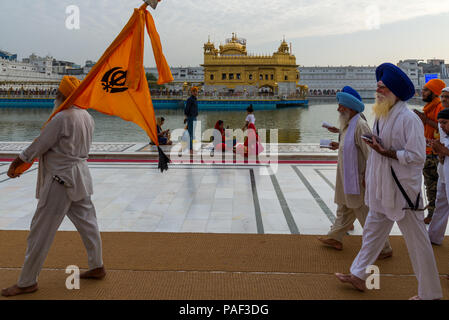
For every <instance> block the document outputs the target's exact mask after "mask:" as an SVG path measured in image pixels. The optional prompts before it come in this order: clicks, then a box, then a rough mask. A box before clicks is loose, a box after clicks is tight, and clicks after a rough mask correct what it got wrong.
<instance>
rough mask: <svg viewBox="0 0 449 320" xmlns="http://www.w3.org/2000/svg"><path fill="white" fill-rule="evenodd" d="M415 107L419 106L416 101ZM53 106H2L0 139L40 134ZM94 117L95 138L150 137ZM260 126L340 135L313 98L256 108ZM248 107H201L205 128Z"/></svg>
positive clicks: (308, 138)
mask: <svg viewBox="0 0 449 320" xmlns="http://www.w3.org/2000/svg"><path fill="white" fill-rule="evenodd" d="M372 104H373V101H371V102H368V103H367V108H366V110H365V115H366V117H367V118H368V121H369V123H370V125H371V124H372V122H373V117H372V113H371V107H372ZM412 107H419V106H418V105H414V106H412ZM50 111H51V110H50V109H21V108H17V109H2V108H0V141H15V142H19V141H31V140H33V139H34V138H35V137H37V136H38V135H39V131H40V128H41V127H42V125H43V123H44V122H45V121H46V120H47V118H48V116H49V114H50ZM89 112H91V114H92V115H93V116H94V119H95V135H94V141H95V142H146V141H148V137H147V136H146V134H145V132H144V131H143V130H141V129H140V128H139V127H137V125H135V124H134V123H130V122H125V121H123V120H121V119H119V118H116V117H111V116H106V115H103V114H100V113H98V112H95V111H89ZM156 116H158V117H159V116H162V117H164V118H165V119H166V121H165V124H164V126H163V129H164V130H166V129H170V130H171V131H173V130H174V129H177V128H183V126H184V125H183V120H184V115H183V111H182V110H156ZM255 116H256V127H257V128H258V129H267V131H269V130H270V129H278V136H279V142H280V143H319V141H320V139H337V136H336V135H335V134H331V133H328V132H327V130H324V129H323V128H321V123H322V121H327V122H330V123H333V124H335V125H338V112H337V104H336V103H331V102H330V101H325V102H323V101H321V102H320V101H311V102H310V104H309V106H308V107H297V108H286V109H278V110H267V111H256V112H255ZM245 117H246V112H245V111H200V115H199V117H198V119H199V120H201V121H202V129H203V131H204V130H205V129H209V128H213V127H214V126H215V123H216V122H217V120H223V121H224V123H225V127H228V126H229V128H231V129H238V128H242V127H243V125H244V121H245Z"/></svg>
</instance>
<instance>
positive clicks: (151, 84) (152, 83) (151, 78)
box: [145, 72, 165, 90]
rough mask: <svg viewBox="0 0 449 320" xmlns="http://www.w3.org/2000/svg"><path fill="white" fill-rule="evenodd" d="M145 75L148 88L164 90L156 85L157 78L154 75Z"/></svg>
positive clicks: (159, 85)
mask: <svg viewBox="0 0 449 320" xmlns="http://www.w3.org/2000/svg"><path fill="white" fill-rule="evenodd" d="M145 75H146V77H147V81H148V86H149V87H150V89H158V90H161V89H164V88H165V86H164V85H161V84H157V77H156V76H155V75H154V74H152V73H149V72H147V73H146V74H145Z"/></svg>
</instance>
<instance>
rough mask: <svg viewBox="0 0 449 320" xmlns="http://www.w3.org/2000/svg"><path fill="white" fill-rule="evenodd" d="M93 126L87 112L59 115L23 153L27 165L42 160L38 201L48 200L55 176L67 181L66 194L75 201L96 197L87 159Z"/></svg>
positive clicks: (78, 110)
mask: <svg viewBox="0 0 449 320" xmlns="http://www.w3.org/2000/svg"><path fill="white" fill-rule="evenodd" d="M94 126H95V123H94V120H93V118H92V116H91V115H90V114H89V113H88V112H87V111H86V110H83V109H80V108H77V107H71V108H69V109H67V110H64V111H61V112H60V113H58V114H57V115H56V116H55V117H54V118H53V119H52V120H51V121H50V122H49V123H48V124H47V125H46V127H45V128H44V129H43V130H42V132H41V134H40V136H39V137H38V138H37V139H36V140H34V142H33V143H32V144H31V145H30V146H29V147H28V148H27V149H26V150H25V151H23V152H22V153H21V154H20V159H22V160H23V161H25V162H28V163H31V162H33V160H34V159H36V158H39V171H38V178H37V187H36V198H38V199H39V198H41V197H44V198H45V195H44V192H48V187H49V184H50V183H51V181H52V178H53V176H54V175H57V176H59V177H60V178H61V179H62V180H64V181H65V182H66V190H67V194H68V196H69V198H70V200H72V201H79V200H81V199H84V198H86V197H87V196H90V195H92V194H93V188H92V178H91V175H90V172H89V168H88V166H87V159H88V156H89V150H90V146H91V144H92V136H93V131H94Z"/></svg>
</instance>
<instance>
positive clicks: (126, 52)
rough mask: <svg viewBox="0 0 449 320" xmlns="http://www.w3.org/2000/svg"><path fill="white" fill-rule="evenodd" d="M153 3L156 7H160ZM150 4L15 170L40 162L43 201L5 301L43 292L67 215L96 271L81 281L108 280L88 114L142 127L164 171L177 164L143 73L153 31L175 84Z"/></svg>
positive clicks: (71, 85) (62, 101)
mask: <svg viewBox="0 0 449 320" xmlns="http://www.w3.org/2000/svg"><path fill="white" fill-rule="evenodd" d="M148 2H149V4H150V5H151V6H152V7H153V8H155V7H156V5H157V2H159V1H156V0H154V1H153V0H148ZM147 6H148V4H147V3H145V4H144V5H142V6H141V7H140V8H139V9H135V10H134V14H133V15H132V17H131V19H130V20H129V21H128V23H127V24H126V26H125V27H124V28H123V30H122V31H121V32H120V34H119V35H118V37H117V38H116V39H115V40H114V42H113V43H112V44H111V45H110V46H109V48H108V49H107V50H106V52H105V53H104V54H103V56H102V57H101V58H100V60H99V61H98V63H97V64H96V65H95V66H94V67H93V68H92V70H91V71H90V72H89V74H88V75H87V76H86V78H85V79H84V80H83V82H81V83H79V81H78V80H77V79H76V78H73V77H64V79H63V80H62V82H61V85H60V87H59V92H58V95H57V97H56V100H55V109H54V112H53V113H52V115H51V116H50V118H49V120H48V121H47V123H46V126H45V127H44V129H43V130H42V132H41V135H40V136H39V137H38V138H37V139H36V140H35V141H34V142H33V143H32V144H31V146H30V147H29V148H28V149H27V150H25V151H24V152H23V153H22V154H21V155H20V157H19V158H17V159H16V160H14V162H13V163H12V164H11V166H10V169H9V171H8V175H9V176H10V177H11V178H16V177H18V176H20V174H21V173H23V172H24V171H25V170H26V169H27V168H29V167H30V166H31V164H32V163H33V162H34V160H35V159H36V158H39V174H38V184H37V196H38V198H39V203H38V207H37V210H36V213H35V215H34V217H33V220H32V223H31V230H30V235H29V238H28V249H27V253H26V257H25V263H24V267H23V270H22V274H21V276H20V279H19V282H18V283H17V284H16V285H15V286H12V287H10V288H7V289H4V290H2V295H4V296H15V295H19V294H24V293H31V292H34V291H36V290H37V288H38V287H37V277H38V275H39V272H40V270H41V268H42V265H43V263H44V261H45V258H46V256H47V254H48V251H49V249H50V246H51V244H52V242H53V239H54V236H55V234H56V232H57V230H58V228H59V226H60V224H61V222H62V220H63V218H64V216H65V215H67V216H68V217H69V218H70V220H72V222H73V223H74V224H75V226H76V228H77V230H78V231H79V232H80V234H81V238H82V239H83V242H84V245H85V246H86V249H87V251H88V257H89V271H87V272H85V273H83V274H82V275H81V278H94V279H101V278H103V277H104V276H105V275H106V272H105V270H104V267H103V261H102V251H101V239H100V233H99V231H98V225H97V220H96V214H95V208H94V206H93V204H92V202H91V200H90V196H91V195H92V189H93V188H92V178H91V176H90V173H89V168H88V166H87V158H88V155H89V149H90V146H91V143H92V134H93V129H94V121H93V119H92V117H91V116H90V115H89V114H88V113H87V111H86V110H85V109H95V110H97V111H99V112H102V113H105V114H108V115H114V116H118V117H120V118H122V119H123V120H126V121H132V122H134V123H136V124H137V125H139V126H140V127H141V128H142V129H143V130H145V132H146V133H147V134H148V136H149V137H150V139H151V140H152V141H153V142H154V144H156V145H157V146H158V150H159V169H160V170H161V171H164V170H167V169H168V163H169V162H170V159H169V158H168V157H167V156H166V155H165V154H164V153H163V152H162V150H161V149H160V148H159V141H158V137H157V125H156V117H155V114H154V109H153V104H152V101H151V95H150V90H149V87H148V82H147V80H146V77H145V70H144V67H143V54H144V33H145V27H146V30H147V32H148V34H149V36H150V38H151V43H152V46H153V53H154V56H155V60H156V65H157V68H158V71H159V80H158V84H164V83H168V82H170V81H173V76H172V74H171V71H170V68H169V66H168V64H167V61H166V60H165V57H164V54H163V52H162V46H161V41H160V38H159V34H158V33H157V30H156V26H155V24H154V20H153V18H152V16H151V14H150V13H149V12H148V11H147V10H146V8H147Z"/></svg>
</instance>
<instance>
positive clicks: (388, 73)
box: [376, 63, 415, 101]
mask: <svg viewBox="0 0 449 320" xmlns="http://www.w3.org/2000/svg"><path fill="white" fill-rule="evenodd" d="M376 78H377V81H378V82H379V81H382V82H383V83H384V84H385V86H386V87H387V88H388V89H390V91H391V92H393V93H394V95H395V96H396V97H398V98H399V99H400V100H402V101H407V100H410V99H411V98H412V97H413V96H414V95H415V85H414V84H413V82H412V81H411V80H410V78H409V77H408V76H407V75H406V74H405V73H404V71H402V70H401V69H400V68H399V67H397V66H395V65H394V64H391V63H384V64H382V65H380V66H379V67H377V69H376Z"/></svg>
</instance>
